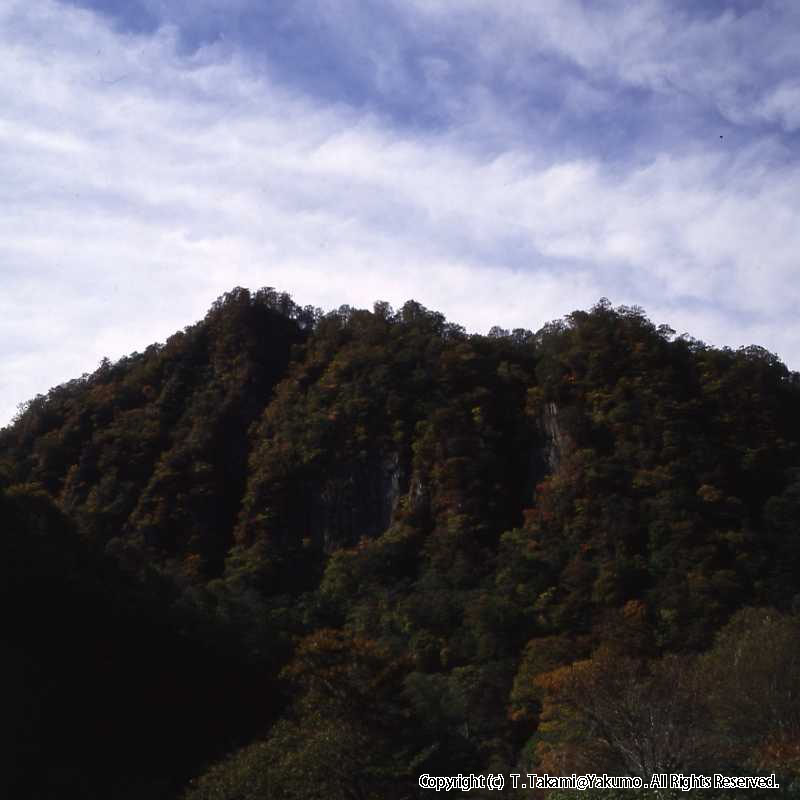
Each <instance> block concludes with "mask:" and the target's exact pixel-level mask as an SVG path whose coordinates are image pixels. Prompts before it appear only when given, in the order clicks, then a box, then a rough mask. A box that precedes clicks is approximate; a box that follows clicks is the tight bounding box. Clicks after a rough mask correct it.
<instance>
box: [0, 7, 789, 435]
mask: <svg viewBox="0 0 800 800" xmlns="http://www.w3.org/2000/svg"><path fill="white" fill-rule="evenodd" d="M83 5H86V4H85V3H84V4H83ZM91 5H92V7H91V8H85V7H84V8H80V7H77V6H76V5H74V4H73V5H71V4H66V3H59V2H55V1H54V0H28V2H24V3H23V2H20V1H19V0H9V2H8V3H7V4H6V5H5V6H4V8H3V9H2V10H0V102H2V105H1V106H0V108H1V109H2V111H0V176H2V182H0V207H2V210H3V214H2V215H0V251H1V252H2V253H3V257H2V263H0V287H2V290H3V291H2V293H0V332H2V334H3V335H2V337H1V338H0V363H1V364H2V367H3V371H2V374H3V376H4V378H5V380H4V381H3V385H2V388H1V389H0V421H2V420H5V419H8V418H10V416H11V414H12V413H13V410H14V406H15V404H16V403H17V402H20V401H22V400H24V399H27V398H28V397H30V396H32V395H33V394H35V393H36V392H39V391H46V390H47V388H48V387H49V386H51V385H53V384H55V383H57V382H59V381H62V380H66V379H69V378H71V377H74V376H75V375H77V374H80V373H81V372H83V371H86V370H91V369H92V368H93V367H94V366H95V365H96V363H97V362H98V361H99V359H100V358H101V357H102V356H103V355H110V356H111V357H118V356H120V355H122V354H123V353H125V352H128V351H131V350H133V349H141V348H143V347H144V346H146V345H147V344H148V343H149V342H151V341H153V340H157V339H164V338H165V337H166V336H168V335H169V334H170V333H171V332H172V331H173V330H175V329H178V328H180V327H182V326H183V325H185V324H187V323H189V322H191V321H193V320H195V319H197V318H198V317H200V316H201V315H202V314H203V313H204V311H205V309H206V308H207V307H208V305H209V304H210V302H211V301H212V300H213V299H214V298H215V297H216V296H217V295H219V294H221V293H222V292H224V291H226V290H228V289H230V288H231V287H233V286H234V285H237V284H242V285H249V286H261V285H265V284H269V285H274V286H277V287H279V288H281V289H286V290H289V291H291V292H292V293H293V294H294V295H295V297H296V299H297V300H298V301H299V302H301V303H313V304H316V305H321V306H323V307H326V308H330V307H334V306H337V305H339V304H340V303H350V304H353V305H359V306H368V305H371V303H372V302H373V301H374V300H376V299H386V300H389V301H391V302H394V303H400V302H402V301H403V300H405V299H408V298H409V297H415V298H417V299H419V300H421V301H422V302H424V303H426V304H428V305H430V306H432V307H435V308H437V309H439V310H442V311H443V312H445V313H446V314H447V315H448V317H449V318H451V319H453V320H454V321H457V322H460V323H462V324H464V325H466V326H467V327H468V328H469V329H472V330H486V329H488V328H489V327H490V326H491V325H492V324H495V323H499V324H502V325H504V326H506V327H514V326H525V327H532V328H536V327H538V326H539V325H541V324H542V323H543V322H545V321H546V320H548V319H552V318H554V317H558V316H561V315H562V314H564V313H567V312H569V311H571V310H573V309H574V308H578V307H587V306H588V305H590V304H592V303H593V302H595V301H596V300H597V299H598V298H599V297H600V296H603V295H606V296H609V297H610V298H611V299H612V301H614V302H619V303H629V304H631V303H637V304H641V305H643V306H644V307H645V308H646V309H647V310H648V312H649V313H650V314H651V316H653V317H654V318H656V319H657V321H659V322H661V321H664V322H669V323H670V324H672V325H673V327H676V328H678V329H679V330H688V331H690V332H691V333H692V334H694V335H696V336H698V337H700V338H705V339H707V340H709V341H711V342H713V343H716V344H729V345H732V346H737V345H741V344H749V343H751V342H757V343H760V344H763V345H765V346H767V347H769V348H771V349H773V350H776V351H777V352H778V353H779V354H780V355H781V356H782V357H784V358H785V359H786V360H787V361H788V362H789V363H790V364H791V365H792V366H795V367H796V366H797V365H798V364H799V363H800V341H798V331H797V325H796V323H795V321H794V316H795V309H796V308H797V306H798V301H800V296H798V295H799V294H800V290H798V288H797V286H796V281H795V280H794V278H795V276H796V274H797V266H798V255H797V254H798V253H800V232H798V228H797V225H796V224H795V222H794V218H795V209H796V208H797V207H798V201H800V165H798V161H797V158H796V143H797V142H796V136H797V134H796V130H797V127H798V126H799V125H800V120H798V118H797V115H796V111H795V105H796V104H795V103H794V101H793V98H794V97H795V94H796V91H797V88H796V87H797V85H798V83H797V80H796V79H797V74H798V73H797V70H796V67H797V65H798V58H797V56H796V55H795V54H794V51H793V50H792V48H791V47H790V42H791V40H792V31H793V30H794V32H797V28H798V16H797V12H796V11H795V7H794V5H792V4H789V3H777V2H774V3H763V4H761V5H759V6H756V7H752V8H745V7H744V6H741V7H739V8H738V9H737V8H736V7H735V6H733V5H732V4H726V6H725V7H724V8H723V6H722V4H720V6H719V8H712V7H711V6H704V8H705V9H706V10H705V12H704V13H703V14H698V13H696V11H694V10H693V9H694V6H693V4H677V3H676V4H666V3H662V2H654V1H653V2H645V3H639V4H635V5H634V6H633V7H630V5H629V4H622V3H614V2H610V3H608V4H602V6H600V5H598V4H591V5H589V4H582V3H579V2H549V0H548V1H547V2H545V0H542V1H541V2H538V3H536V4H533V5H531V4H527V3H526V4H523V3H516V2H511V1H509V2H506V3H502V4H496V5H489V4H485V3H478V2H477V1H475V2H473V0H465V1H464V2H463V3H459V4H458V5H457V6H454V5H453V4H449V3H448V4H446V3H442V2H438V1H437V0H416V1H415V2H411V3H408V2H405V3H403V4H402V5H401V4H400V3H399V2H398V3H391V2H389V3H382V4H380V5H378V4H373V3H369V2H367V3H352V4H349V5H347V4H346V10H347V13H346V14H345V13H342V12H340V13H338V14H334V13H332V6H331V5H330V4H326V3H319V2H311V0H304V2H300V3H295V4H292V5H289V4H281V3H277V4H272V5H270V6H269V10H268V11H267V10H264V6H263V4H256V3H251V2H248V0H237V2H235V3H226V4H225V6H224V7H223V5H222V4H221V3H220V2H216V0H213V1H212V0H206V1H205V2H202V3H192V4H188V3H187V4H183V3H174V2H173V3H169V4H167V3H161V2H156V1H155V0H147V2H145V1H144V0H141V1H140V2H139V3H138V4H137V3H126V4H116V5H114V4H109V3H108V2H105V3H100V2H96V3H92V4H91ZM626 5H628V6H629V7H628V9H627V13H625V12H626V9H625V6H626ZM342 8H345V6H342ZM454 9H455V10H454ZM598 9H600V10H598ZM720 132H721V133H722V135H723V138H720Z"/></svg>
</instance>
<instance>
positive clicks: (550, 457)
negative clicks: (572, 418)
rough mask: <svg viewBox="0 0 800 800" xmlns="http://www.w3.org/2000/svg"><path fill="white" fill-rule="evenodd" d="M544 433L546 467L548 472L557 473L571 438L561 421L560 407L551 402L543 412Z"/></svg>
mask: <svg viewBox="0 0 800 800" xmlns="http://www.w3.org/2000/svg"><path fill="white" fill-rule="evenodd" d="M541 424H542V431H543V433H544V437H545V442H544V447H543V448H542V455H543V457H544V462H545V466H546V468H547V471H548V472H555V471H556V470H557V469H558V467H559V465H560V464H561V460H562V458H563V456H564V453H565V452H566V450H567V448H568V447H569V437H568V435H567V433H566V431H564V429H563V427H562V426H561V423H560V421H559V412H558V406H556V404H555V403H553V402H550V403H547V404H545V407H544V409H543V411H542V420H541Z"/></svg>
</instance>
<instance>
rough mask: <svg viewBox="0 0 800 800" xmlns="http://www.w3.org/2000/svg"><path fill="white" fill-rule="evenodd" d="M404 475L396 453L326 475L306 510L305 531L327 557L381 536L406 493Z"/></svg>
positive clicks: (370, 459) (378, 456)
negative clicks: (335, 551) (313, 533)
mask: <svg viewBox="0 0 800 800" xmlns="http://www.w3.org/2000/svg"><path fill="white" fill-rule="evenodd" d="M405 475H406V470H405V469H404V467H403V465H402V463H401V460H400V457H399V455H398V454H397V453H389V454H387V455H384V456H380V455H376V456H374V457H372V458H369V459H368V460H367V461H365V462H363V463H359V464H352V465H349V466H348V467H344V468H343V469H342V470H341V471H339V472H337V473H334V474H332V475H329V476H328V480H326V481H325V483H324V485H323V487H322V490H321V491H320V492H319V493H318V494H316V495H314V496H312V498H311V500H310V506H311V507H310V508H309V509H308V516H309V517H310V519H309V524H308V527H309V528H310V530H312V531H314V532H315V534H316V536H315V538H317V539H318V542H319V544H320V546H321V547H322V549H323V550H324V551H325V552H328V553H330V552H333V551H334V550H336V549H337V548H339V547H347V546H350V545H352V544H355V543H356V542H357V541H359V540H360V539H362V538H365V537H366V538H374V537H376V536H379V535H380V534H381V533H383V532H384V531H385V530H386V529H387V528H388V527H389V526H390V524H391V522H392V517H393V515H394V513H395V511H396V510H397V507H398V505H399V503H400V499H401V497H402V496H403V495H404V494H405V493H406V492H407V491H408V486H407V485H406V484H407V483H408V481H407V478H406V477H405Z"/></svg>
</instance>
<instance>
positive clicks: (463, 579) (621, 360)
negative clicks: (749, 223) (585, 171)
mask: <svg viewBox="0 0 800 800" xmlns="http://www.w3.org/2000/svg"><path fill="white" fill-rule="evenodd" d="M799 401H800V376H798V375H797V374H796V373H793V372H791V371H789V370H788V369H787V368H786V366H785V365H784V364H782V363H781V361H780V360H779V359H778V358H777V357H776V356H775V355H773V354H771V353H769V352H767V351H765V350H763V349H762V348H759V347H748V348H742V349H740V350H736V351H732V350H730V349H718V348H714V347H710V346H708V345H706V344H704V343H703V342H700V341H697V340H694V339H692V338H691V337H689V336H687V335H684V336H680V337H676V336H675V331H673V330H671V329H670V328H668V327H667V326H659V327H656V326H655V325H654V324H653V323H652V322H650V321H649V320H648V319H647V317H646V316H645V314H644V312H643V311H642V310H641V309H639V308H635V307H634V308H628V307H619V308H613V307H612V306H611V305H610V304H609V303H608V302H607V301H605V300H602V301H600V303H598V304H597V305H596V306H595V307H594V308H592V309H591V310H589V311H576V312H574V313H573V314H570V315H569V316H568V317H566V318H564V319H563V320H560V321H557V322H553V323H550V324H548V325H546V326H545V327H544V328H542V329H541V330H540V331H538V332H537V333H532V332H530V331H527V330H514V331H506V330H503V329H500V328H494V329H493V330H492V331H491V333H490V334H489V335H488V336H478V335H470V334H467V333H466V332H465V331H464V330H463V328H461V327H460V326H458V325H455V324H453V323H449V322H447V321H446V320H445V319H444V317H443V316H442V315H441V314H439V313H436V312H433V311H430V310H428V309H426V308H424V307H423V306H421V305H420V304H419V303H416V302H413V301H410V302H408V303H406V304H405V305H404V306H403V307H402V308H401V309H399V310H398V311H396V312H395V311H394V310H392V309H391V308H390V307H389V306H388V304H386V303H376V304H375V307H374V309H373V311H365V310H358V309H352V308H349V307H346V306H343V307H342V308H340V309H339V310H337V311H335V312H331V313H328V314H323V313H322V312H321V311H319V310H318V309H314V308H311V307H305V308H301V307H299V306H298V305H296V304H295V303H294V302H293V301H292V299H291V298H290V297H289V296H288V295H286V294H280V293H277V292H275V291H274V290H272V289H262V290H259V291H258V292H254V293H251V292H249V291H248V290H246V289H241V288H238V289H235V290H233V291H232V292H230V293H229V294H227V295H225V296H223V297H222V298H220V299H219V300H218V301H217V302H216V303H215V304H214V305H213V307H212V308H211V309H210V311H209V313H208V314H207V315H206V317H205V318H204V319H203V320H202V321H200V322H198V323H197V324H195V325H192V326H190V327H188V328H186V329H185V330H184V331H182V332H179V333H176V334H175V335H174V336H172V337H171V338H170V339H168V340H167V342H166V343H165V344H163V345H152V346H150V347H148V348H147V350H145V352H143V353H133V354H132V355H130V356H128V357H126V358H123V359H121V360H120V361H118V362H116V363H111V362H109V361H104V362H103V363H102V364H101V365H100V366H99V368H98V369H97V370H96V371H95V372H94V373H93V374H91V375H84V376H83V377H81V378H79V379H76V380H74V381H71V382H70V383H68V384H65V385H62V386H59V387H56V388H55V389H53V390H51V391H50V392H49V393H48V394H47V395H45V396H38V397H36V398H34V399H33V400H32V401H30V403H28V404H27V405H26V406H25V407H24V409H23V410H22V411H21V412H20V414H19V415H18V416H17V418H16V419H15V420H14V422H13V423H12V424H11V425H10V426H9V427H7V428H5V429H3V430H2V432H0V487H2V491H3V494H2V498H3V505H2V506H0V513H2V519H3V531H4V533H3V540H2V541H3V547H4V548H5V551H4V552H3V562H2V563H3V564H4V566H3V586H4V587H6V594H7V602H6V603H5V604H4V605H5V608H6V613H7V615H8V616H9V620H10V621H9V623H8V624H7V625H6V626H5V627H6V631H7V633H8V635H7V637H6V639H7V642H6V643H5V644H4V645H3V647H4V648H5V649H6V652H7V656H6V658H7V661H8V662H9V663H11V664H12V666H13V670H12V677H11V678H10V679H9V681H8V683H7V693H8V696H9V698H10V699H11V701H12V702H11V703H10V707H11V709H12V711H11V713H10V714H9V715H8V716H7V718H6V722H5V723H4V725H5V728H6V733H8V734H10V738H11V739H12V740H13V741H15V742H16V744H15V745H14V746H15V748H16V749H15V750H14V749H13V748H12V749H11V750H8V749H7V752H10V753H11V754H12V755H11V764H12V766H11V767H10V768H9V769H8V770H6V772H5V774H6V775H7V777H8V780H9V781H10V786H12V787H13V789H14V790H13V792H12V793H11V794H9V796H14V797H37V798H38V797H42V798H45V797H55V796H56V795H57V794H58V795H59V796H62V795H63V794H64V791H65V787H67V788H69V789H71V790H72V792H73V794H74V793H75V792H76V791H77V795H76V796H78V795H80V796H81V797H104V798H128V797H144V796H146V797H150V798H162V797H163V798H176V797H179V796H181V797H185V798H187V799H191V800H198V799H199V798H209V799H210V798H228V799H229V800H233V798H251V797H252V798H255V797H259V798H263V797H266V798H270V797H275V798H277V797H281V798H311V797H318V796H319V797H322V796H325V797H328V798H330V797H333V798H338V797H350V798H360V799H362V800H366V798H373V797H374V798H378V797H380V798H398V799H399V798H402V797H417V796H419V797H426V796H428V793H426V792H425V791H424V790H421V789H420V788H419V787H418V783H417V778H418V776H419V774H421V773H429V774H431V775H456V774H458V773H464V774H469V773H486V772H494V773H502V774H505V775H506V776H508V775H509V774H510V773H515V772H522V773H524V772H526V771H534V769H539V770H541V769H542V768H547V769H549V770H550V771H551V772H552V773H559V774H570V773H571V772H572V771H573V768H575V769H577V768H579V767H586V768H587V770H588V771H593V772H602V771H603V769H606V771H609V772H611V771H612V770H617V772H616V773H615V774H631V775H638V774H646V773H647V772H648V771H652V772H672V771H681V770H684V771H691V770H693V769H694V770H695V771H697V770H700V771H702V770H706V771H713V770H718V769H723V768H732V767H733V765H737V766H739V767H744V766H747V768H748V769H750V768H752V770H761V771H762V772H763V771H765V770H766V771H768V772H769V771H778V772H780V773H781V774H782V775H785V776H787V777H786V779H785V780H784V788H785V787H786V786H789V782H790V781H791V780H794V776H795V775H796V774H800V701H798V700H797V697H798V696H800V691H798V690H799V689H800V686H797V685H795V684H796V683H797V681H798V680H800V679H795V678H794V675H795V674H800V673H798V671H797V670H795V669H794V665H795V663H796V662H795V660H793V659H797V658H798V655H800V635H798V633H797V632H798V621H797V617H796V616H795V612H796V611H798V610H800V590H798V587H797V581H796V576H797V575H798V574H800V572H799V570H800V544H799V543H798V539H797V537H798V519H800V414H798V410H800V402H799ZM770 659H771V660H770ZM776 675H778V676H781V680H776V679H775V676H776ZM712 678H713V684H712V683H710V682H711V681H712ZM732 697H733V698H737V702H736V703H733V704H732V702H731V698H732ZM745 697H747V698H749V699H750V701H751V702H752V703H754V704H755V705H754V706H753V707H750V710H749V711H747V708H748V706H747V703H745V702H744V698H745ZM645 706H649V707H650V708H651V713H650V717H648V718H647V719H645V718H644V717H642V716H641V714H642V709H643V708H644V707H645ZM766 708H773V709H776V711H775V713H774V714H772V715H769V714H765V713H760V714H759V713H756V712H757V710H758V709H762V710H763V709H766ZM625 709H627V710H628V712H630V713H627V712H626V713H627V716H626V714H623V713H622V711H623V710H625ZM631 709H638V711H636V713H633V712H632V711H631ZM745 712H747V713H745ZM745 717H746V719H745ZM622 719H624V720H625V722H624V724H622V722H620V720H622ZM654 720H655V722H654ZM645 730H647V731H649V733H647V734H645V733H644V731H645ZM20 731H21V733H20ZM653 731H658V736H656V735H655V734H654V733H653ZM668 733H669V735H668ZM643 737H644V738H643ZM647 737H649V738H647ZM643 741H645V744H646V747H645V745H644V744H642V742H643ZM678 741H680V746H679V744H678ZM632 743H636V744H635V746H634V744H632ZM644 750H646V751H647V755H646V757H645V755H643V754H642V753H643V752H644ZM637 753H638V754H637ZM592 766H594V769H591V770H589V768H590V767H592ZM733 774H738V773H733ZM742 774H752V773H751V772H746V773H742ZM647 777H648V778H649V774H648V775H647ZM472 794H473V796H482V795H480V793H475V792H473V793H472ZM506 794H508V795H509V796H521V797H526V796H529V794H530V793H528V794H526V793H525V791H523V790H521V789H519V790H516V791H514V790H512V789H510V788H509V787H508V786H507V787H506ZM486 796H492V797H496V796H498V793H497V792H492V793H487V795H486ZM605 796H608V795H605ZM626 796H628V795H626ZM754 796H755V795H754ZM770 796H771V797H773V796H775V795H774V793H773V794H772V795H770Z"/></svg>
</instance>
